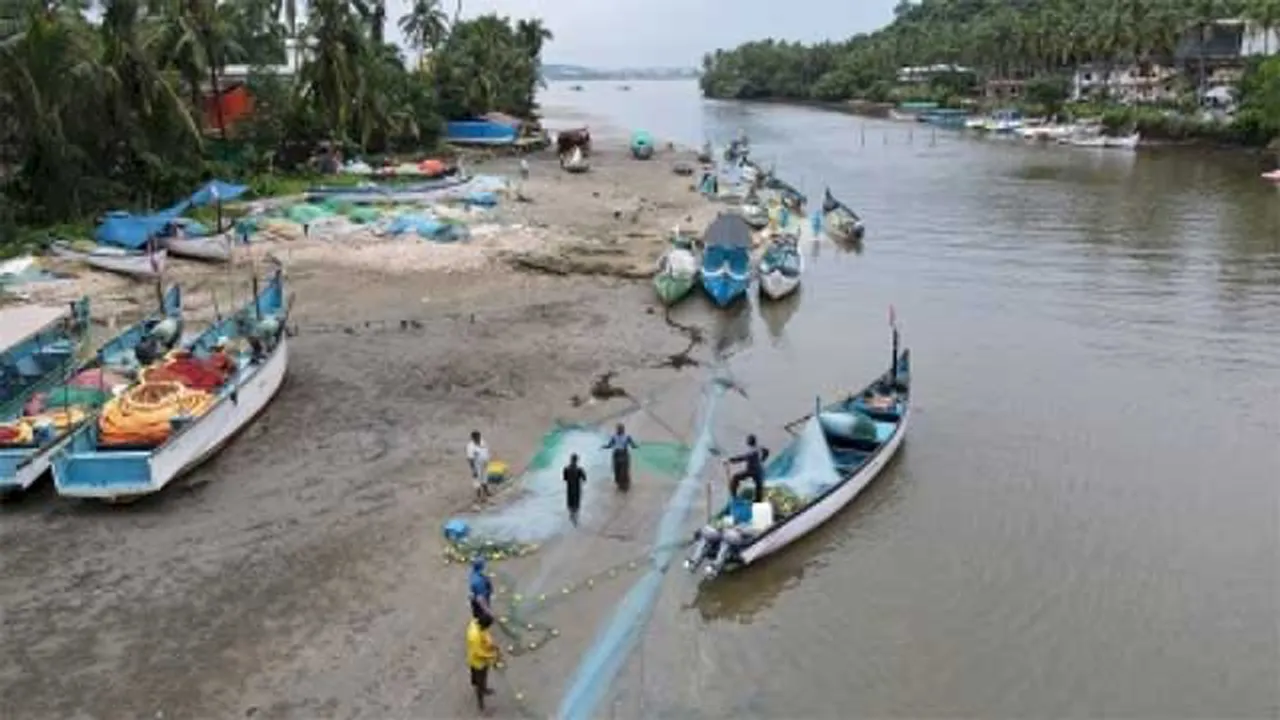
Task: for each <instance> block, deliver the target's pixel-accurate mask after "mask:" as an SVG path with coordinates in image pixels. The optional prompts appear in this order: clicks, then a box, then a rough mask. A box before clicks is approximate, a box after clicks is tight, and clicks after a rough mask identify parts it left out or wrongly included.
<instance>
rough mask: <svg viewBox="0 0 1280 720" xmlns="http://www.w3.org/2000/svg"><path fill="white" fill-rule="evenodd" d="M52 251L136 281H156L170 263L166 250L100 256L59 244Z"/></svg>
mask: <svg viewBox="0 0 1280 720" xmlns="http://www.w3.org/2000/svg"><path fill="white" fill-rule="evenodd" d="M51 249H52V252H53V254H54V255H55V256H57V257H60V258H63V259H65V260H75V261H77V262H82V263H84V264H85V265H88V266H89V267H91V268H95V269H98V270H105V271H106V272H111V273H116V274H117V275H126V276H128V277H131V278H134V279H135V280H154V279H156V278H157V277H159V276H160V273H162V272H164V267H165V264H166V262H167V261H168V253H167V252H166V251H165V250H156V251H155V252H153V253H150V254H147V253H138V254H133V253H120V254H118V255H117V254H106V253H102V254H98V253H91V252H80V251H78V250H74V249H72V248H70V247H67V246H65V245H61V244H57V243H55V244H54V245H53V247H52V248H51Z"/></svg>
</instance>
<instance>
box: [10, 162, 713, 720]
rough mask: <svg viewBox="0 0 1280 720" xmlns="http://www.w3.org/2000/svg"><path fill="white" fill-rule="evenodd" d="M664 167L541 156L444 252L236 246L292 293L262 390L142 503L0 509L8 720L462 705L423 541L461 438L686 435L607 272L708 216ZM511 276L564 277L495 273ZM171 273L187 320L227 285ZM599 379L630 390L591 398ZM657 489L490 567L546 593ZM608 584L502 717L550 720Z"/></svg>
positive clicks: (380, 244)
mask: <svg viewBox="0 0 1280 720" xmlns="http://www.w3.org/2000/svg"><path fill="white" fill-rule="evenodd" d="M678 159H685V158H683V156H679V157H678V156H677V155H676V154H674V153H659V155H658V157H657V158H656V159H655V160H652V161H650V162H646V163H640V162H635V161H632V160H630V159H628V158H627V157H626V156H625V155H624V154H623V152H621V151H620V150H617V149H613V150H611V149H607V148H606V149H603V150H602V151H601V152H599V153H598V154H596V155H595V156H593V166H594V167H593V171H592V172H591V173H588V174H585V175H580V176H570V175H567V174H564V173H562V172H560V171H559V169H558V168H557V167H556V165H555V161H554V159H553V158H551V157H550V156H549V155H548V156H547V157H543V158H537V159H536V160H535V161H534V162H532V172H531V177H530V178H529V179H528V180H527V181H526V182H524V183H523V186H522V188H521V192H522V193H523V194H524V195H525V196H527V197H529V198H530V199H531V200H532V202H529V203H513V202H504V203H503V205H502V206H500V208H499V209H498V210H497V211H496V213H495V214H494V216H493V217H492V218H491V219H489V220H488V221H487V223H488V224H489V225H492V226H493V228H494V229H492V230H486V231H485V232H477V234H476V238H475V239H474V240H473V241H472V242H468V243H464V244H457V245H439V244H435V243H429V242H424V241H421V240H418V239H416V238H415V239H407V238H406V239H382V238H375V237H372V236H367V235H361V234H359V233H356V234H352V235H350V236H347V237H345V238H341V239H339V238H336V237H335V238H332V239H317V238H310V239H302V238H294V239H280V238H278V239H273V240H265V239H263V240H259V241H255V243H254V244H253V246H252V248H251V256H252V257H253V258H256V259H257V261H261V260H262V259H263V257H264V256H265V255H266V254H267V253H270V254H272V255H274V256H275V257H277V258H279V259H281V260H282V261H283V262H284V263H285V266H286V268H287V275H288V278H289V290H290V292H291V293H295V294H296V298H297V304H296V306H295V310H294V316H293V320H295V321H296V323H297V325H298V329H299V334H298V335H297V336H296V337H295V338H294V339H293V340H292V341H291V342H292V348H291V350H292V352H291V357H292V365H291V368H290V375H289V377H288V379H287V381H286V384H285V387H284V388H283V389H282V390H281V393H280V395H279V397H278V398H277V399H276V401H275V402H274V403H273V404H272V405H271V406H270V408H269V409H268V411H267V412H266V413H265V414H264V416H263V417H262V418H260V420H259V421H258V422H257V423H255V424H254V425H253V426H251V427H250V428H249V429H248V430H247V431H246V432H245V433H244V434H243V435H242V436H241V437H240V438H239V439H238V440H237V441H236V442H235V443H233V444H232V445H231V446H230V447H228V448H227V449H226V450H225V451H224V452H222V453H221V454H219V455H218V456H217V457H215V458H214V459H213V460H212V461H211V462H209V463H208V464H207V465H206V466H205V467H204V468H202V469H201V470H200V471H198V472H197V473H195V474H194V475H192V476H191V477H190V478H189V479H187V480H185V481H182V482H180V483H178V484H176V485H175V486H173V487H171V488H169V489H167V490H166V491H165V492H163V493H161V494H159V495H157V496H154V497H151V498H148V499H146V500H144V501H142V502H139V503H137V504H135V505H133V506H129V507H124V508H120V507H110V508H107V507H101V506H97V505H91V504H78V503H70V502H65V501H60V500H58V499H57V498H56V497H55V496H54V495H53V493H52V491H51V490H50V489H49V488H48V487H47V486H46V487H42V488H39V489H37V490H36V491H35V492H33V493H32V494H31V495H29V496H27V497H25V498H23V499H21V500H19V501H17V502H15V503H13V504H9V505H6V506H4V507H3V508H0V513H2V514H3V518H2V522H0V545H2V546H3V548H4V551H3V552H2V553H0V602H2V603H3V607H4V609H5V611H4V623H5V629H6V633H5V635H6V642H5V647H6V652H5V653H4V656H3V658H2V659H0V681H2V682H0V688H2V689H0V704H2V705H3V706H5V707H6V708H9V710H10V712H11V714H12V715H13V716H14V717H81V716H83V717H102V718H116V717H120V718H124V717H129V718H136V717H143V716H145V717H170V718H176V717H232V716H240V717H297V718H314V717H321V716H324V717H336V716H342V717H368V718H389V717H460V716H461V717H466V716H471V715H472V714H473V712H474V710H473V708H472V705H471V699H470V697H469V694H468V688H467V686H466V675H465V672H464V670H463V666H462V657H461V654H460V647H461V637H462V636H461V633H462V630H463V627H464V625H465V621H466V610H465V607H466V604H465V602H464V598H465V592H466V591H465V574H464V572H463V570H461V569H459V568H457V567H456V566H450V565H446V564H444V563H443V562H442V557H441V553H442V550H443V543H442V541H441V539H440V537H439V530H440V527H441V523H442V522H443V521H444V520H445V519H447V518H448V517H450V516H452V515H454V514H456V513H458V512H461V511H466V510H467V509H468V508H469V506H470V487H469V485H468V483H467V479H466V474H465V465H464V461H463V458H462V448H463V445H464V444H465V441H466V433H467V432H468V431H469V430H470V429H472V428H479V429H481V430H483V431H485V432H486V434H487V435H488V437H489V442H490V444H491V446H492V448H493V451H494V454H495V456H496V457H498V458H501V459H504V460H507V461H509V462H510V463H511V464H512V465H513V466H515V467H517V468H518V467H521V466H522V465H523V464H524V463H525V462H526V461H527V460H528V458H529V456H530V454H531V453H532V451H533V450H534V449H535V448H536V446H537V443H538V441H539V439H540V438H541V437H542V435H543V433H545V432H546V431H547V430H548V428H549V427H551V426H552V424H553V423H554V422H555V421H556V420H574V421H589V420H592V419H595V418H601V417H604V416H606V415H610V414H619V413H620V414H621V416H622V417H625V418H627V421H628V423H629V424H630V425H631V427H632V430H633V431H634V432H635V433H636V434H637V436H638V437H640V438H642V439H646V440H662V441H671V440H674V439H677V438H675V437H673V435H681V434H686V433H687V432H688V430H689V428H690V427H691V425H692V423H693V413H694V410H695V407H694V406H695V399H696V390H697V388H698V386H699V383H700V382H701V379H702V378H701V376H700V374H699V373H698V372H697V371H696V370H684V371H683V372H682V371H679V370H675V369H672V368H670V367H669V366H668V362H667V361H668V359H669V357H670V356H671V355H672V354H675V353H679V352H681V351H682V350H684V349H686V348H687V347H688V345H689V343H688V341H687V338H686V337H685V336H684V335H682V334H680V333H679V332H677V331H675V330H674V329H673V328H672V326H670V325H668V324H667V323H666V322H664V319H663V316H662V314H661V313H660V312H654V311H653V309H652V306H653V302H652V297H651V292H652V291H651V289H650V288H649V287H648V285H647V283H637V282H632V281H628V280H625V279H622V278H623V277H627V276H637V275H642V274H644V273H645V272H647V270H648V268H649V267H651V265H652V263H653V260H654V259H655V258H656V255H657V253H658V251H659V249H660V248H661V246H662V242H663V238H664V236H665V233H666V232H667V231H668V230H669V229H670V228H671V227H672V226H673V225H675V224H677V223H679V224H684V225H689V226H693V227H700V226H701V225H702V224H704V223H705V222H706V221H707V220H708V219H709V218H710V217H711V216H712V215H714V212H715V209H714V207H712V206H709V205H707V204H705V203H704V202H703V201H702V200H701V199H700V197H699V196H698V195H697V194H696V193H694V192H692V191H691V190H690V184H691V179H690V178H687V177H678V176H676V175H674V174H673V173H672V172H671V164H672V162H674V161H676V160H678ZM514 167H515V165H514V162H513V161H505V160H504V161H493V162H490V163H485V164H483V165H479V166H476V167H474V168H473V169H474V170H476V171H478V172H486V173H502V172H505V171H508V170H512V169H514ZM240 262H241V267H240V270H243V269H244V268H245V265H247V264H248V262H250V261H249V260H248V258H247V257H242V258H241V259H240ZM530 264H533V265H538V266H540V267H551V268H552V269H556V270H561V271H570V272H575V273H576V272H586V273H588V274H587V275H581V274H574V275H571V276H569V277H557V276H554V275H548V274H545V273H543V272H530V271H528V270H520V269H518V268H520V267H525V268H527V267H529V266H530ZM170 275H171V279H173V280H176V281H180V282H182V283H183V286H184V288H185V289H186V295H187V298H188V304H189V305H190V306H192V307H193V308H194V315H195V316H196V317H197V319H198V318H199V317H201V316H208V315H209V314H210V313H211V312H212V310H213V307H214V299H215V298H218V305H219V306H220V307H221V308H222V309H223V310H225V309H226V307H228V306H230V305H231V303H232V301H233V300H235V301H236V302H239V301H242V300H243V299H244V298H246V297H247V295H248V288H247V287H245V286H244V285H245V284H244V282H243V280H242V279H241V278H242V275H243V273H239V274H234V275H232V277H235V278H237V280H236V281H235V282H233V283H229V282H228V280H227V278H228V273H227V271H226V270H221V269H210V268H208V267H202V266H198V265H194V264H190V263H185V262H175V263H174V264H173V270H172V272H171V273H170ZM233 286H234V288H235V289H234V290H233V289H232V287H233ZM28 289H29V290H30V292H31V293H32V295H33V297H34V298H35V299H38V300H42V301H48V302H54V301H62V300H65V299H69V298H71V297H74V296H76V295H78V294H79V293H81V292H91V294H92V295H93V297H94V300H95V308H94V310H95V313H96V314H98V315H99V317H119V318H121V319H123V318H124V317H126V316H130V315H136V314H137V313H138V312H140V311H141V308H144V307H146V306H147V304H148V303H149V302H150V298H151V295H152V293H153V290H151V289H149V288H145V287H140V286H137V285H135V284H131V283H128V282H127V281H122V280H117V279H115V278H109V277H106V276H100V275H97V274H92V273H83V274H82V275H81V279H79V280H78V281H76V282H67V283H55V284H50V285H47V286H43V287H41V286H31V287H30V288H28ZM704 352H705V351H704V349H703V348H701V347H697V348H695V349H694V357H695V358H700V359H701V360H704V361H705V360H707V357H706V356H705V354H704ZM606 373H611V374H612V378H613V381H614V384H615V385H618V386H621V387H622V388H625V390H626V391H627V393H628V395H629V396H630V397H619V398H614V399H601V400H599V401H594V400H591V395H592V387H593V385H598V383H597V379H598V378H599V377H601V376H602V375H605V374H606ZM642 397H643V398H647V409H646V410H644V411H642V412H639V413H632V414H630V415H628V414H627V409H628V407H631V406H633V405H634V402H633V398H642ZM592 480H597V481H603V480H604V478H593V479H592ZM670 484H671V479H670V478H663V477H656V476H655V477H648V476H646V475H645V473H644V472H641V473H640V474H639V476H638V477H637V480H636V488H635V489H634V490H633V492H632V493H631V494H630V495H628V496H616V495H615V494H614V493H613V491H612V488H607V487H605V486H606V482H595V483H593V484H592V485H590V487H589V490H588V493H589V494H588V497H589V499H588V512H587V513H586V515H585V517H584V527H583V528H582V529H581V530H579V531H576V532H575V533H574V534H573V535H572V536H570V538H569V539H568V540H558V541H553V542H551V543H550V544H549V545H548V546H547V547H545V548H544V549H543V550H542V551H540V552H538V553H535V554H534V555H532V556H530V557H528V558H524V559H521V560H519V561H516V562H513V563H509V564H508V566H509V570H510V571H511V572H512V573H514V574H515V577H516V578H518V582H519V583H520V584H521V586H522V587H525V586H527V587H529V588H531V589H530V590H529V592H535V591H537V588H543V589H544V590H543V591H546V589H548V588H549V589H554V588H556V587H559V585H560V584H562V583H565V582H569V581H570V580H572V579H574V578H580V577H582V576H583V575H585V574H587V573H590V572H593V571H595V570H598V569H600V568H602V567H605V566H607V565H610V564H613V563H614V562H616V561H618V560H621V559H623V558H626V557H631V556H633V555H636V554H638V553H642V552H643V551H644V550H645V548H646V547H647V545H648V543H649V541H650V540H651V537H650V534H651V526H652V525H653V523H654V519H655V517H656V514H657V513H658V512H659V511H660V509H661V506H662V502H663V500H664V499H665V495H666V493H667V492H668V491H669V489H670ZM623 588H625V584H606V583H602V584H601V587H600V589H599V592H595V593H588V594H584V595H583V596H581V598H580V599H574V600H573V601H572V602H569V603H567V604H565V605H563V606H562V607H561V608H560V609H558V610H556V611H554V612H552V613H549V614H547V615H546V616H545V617H544V618H543V619H542V621H544V622H549V623H551V624H554V625H557V626H559V627H563V628H564V632H563V634H562V636H561V637H560V638H558V639H557V640H556V641H555V642H553V643H551V644H549V645H548V646H547V648H546V650H542V651H539V652H538V653H537V654H536V655H534V656H531V657H528V658H519V659H515V660H513V662H512V664H511V668H510V669H509V671H508V673H507V675H506V676H505V677H504V678H503V679H501V680H500V681H499V684H498V687H499V689H500V694H499V695H498V696H497V698H496V699H495V708H496V710H497V712H498V714H499V715H500V716H511V715H514V714H517V713H521V712H523V713H532V714H537V715H545V714H547V713H549V712H551V711H553V710H554V705H555V702H556V701H557V700H558V697H559V693H560V691H561V689H562V688H561V687H560V685H561V684H562V683H563V681H564V678H565V677H566V676H567V674H568V673H569V672H570V671H571V670H572V668H573V665H574V663H575V662H576V660H577V658H578V657H579V655H580V654H581V652H582V651H583V650H584V649H585V647H586V645H587V643H588V641H589V639H590V634H591V632H592V631H593V630H594V628H595V627H596V626H597V624H598V623H599V621H600V620H602V619H603V618H604V617H605V613H606V612H607V611H608V610H609V608H610V596H611V594H616V593H617V592H621V590H622V589H623ZM575 598H576V596H575ZM513 687H518V688H521V690H520V692H521V693H522V696H521V699H520V701H519V702H517V701H516V698H515V695H514V692H515V691H514V690H512V688H513Z"/></svg>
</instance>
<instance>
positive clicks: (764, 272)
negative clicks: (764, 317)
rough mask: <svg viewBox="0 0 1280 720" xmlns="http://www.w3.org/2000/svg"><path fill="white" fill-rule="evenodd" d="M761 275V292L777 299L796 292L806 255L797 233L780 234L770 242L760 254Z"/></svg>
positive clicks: (758, 271) (772, 298)
mask: <svg viewBox="0 0 1280 720" xmlns="http://www.w3.org/2000/svg"><path fill="white" fill-rule="evenodd" d="M756 273H757V275H758V276H759V277H760V294H761V295H764V296H765V297H767V298H769V299H770V300H777V299H779V298H783V297H786V296H787V295H790V294H791V293H793V292H795V290H796V288H798V287H800V276H801V275H802V274H803V273H804V255H803V254H802V253H801V252H800V239H799V238H797V237H796V236H795V235H779V236H778V237H776V238H774V240H773V241H772V242H770V243H769V247H767V248H766V249H765V251H764V255H762V256H760V265H759V267H758V268H757V270H756Z"/></svg>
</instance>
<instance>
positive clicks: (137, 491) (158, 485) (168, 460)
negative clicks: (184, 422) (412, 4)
mask: <svg viewBox="0 0 1280 720" xmlns="http://www.w3.org/2000/svg"><path fill="white" fill-rule="evenodd" d="M288 366H289V345H288V335H287V334H283V333H282V334H281V336H280V342H279V344H278V345H277V346H276V348H275V350H274V351H272V353H271V355H269V356H268V357H267V359H266V361H265V362H263V363H262V364H261V365H260V366H258V367H256V368H253V367H250V368H248V369H246V370H241V373H245V375H244V376H243V377H242V379H239V380H238V381H237V383H236V384H234V385H233V386H234V387H235V388H236V390H235V392H234V393H230V394H228V395H226V396H224V397H222V398H220V399H219V400H218V402H217V404H215V405H214V406H213V408H212V409H210V410H209V412H207V413H205V414H204V415H202V416H200V417H199V418H198V419H197V420H196V421H195V422H193V423H192V424H191V425H190V426H188V427H187V428H185V429H184V430H182V431H181V432H179V433H178V434H176V435H175V436H173V437H172V438H170V439H169V441H168V442H166V443H165V444H164V445H163V446H162V447H160V448H159V449H158V450H156V452H154V453H152V454H151V456H150V459H149V462H148V466H149V467H148V478H147V481H146V482H145V483H144V484H137V485H128V486H120V485H116V486H114V487H113V486H105V487H95V486H93V485H89V484H80V483H77V484H74V485H70V486H63V485H62V484H59V485H58V494H59V495H62V496H65V497H79V498H95V499H100V500H112V499H121V498H129V497H136V496H140V495H147V494H150V493H154V492H158V491H159V490H161V489H163V488H164V487H165V486H166V485H168V484H169V483H171V482H173V481H174V480H175V479H177V478H179V477H181V476H182V475H184V474H186V473H187V472H190V471H191V470H193V469H195V468H196V467H197V466H198V465H200V464H201V463H202V462H204V461H205V460H207V459H208V458H209V457H211V456H212V455H213V454H214V453H216V452H217V451H218V450H220V449H222V447H223V446H224V445H226V444H227V443H228V442H229V441H230V440H231V439H232V438H233V437H235V435H236V433H238V432H239V431H240V430H242V429H243V428H245V427H246V426H247V425H249V423H251V422H252V421H253V420H254V418H256V417H257V416H258V415H259V414H260V413H261V412H262V410H263V409H264V408H266V406H267V405H268V404H269V403H270V402H271V400H272V399H273V398H274V397H275V395H276V393H277V392H278V391H279V390H280V386H281V385H282V384H283V383H284V377H285V372H286V370H287V369H288ZM71 461H72V462H74V459H72V460H71ZM55 479H56V478H55Z"/></svg>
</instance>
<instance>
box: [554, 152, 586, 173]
mask: <svg viewBox="0 0 1280 720" xmlns="http://www.w3.org/2000/svg"><path fill="white" fill-rule="evenodd" d="M560 167H562V168H564V170H565V171H566V172H571V173H584V172H586V171H588V170H590V169H591V161H590V160H587V156H586V155H584V154H583V153H582V148H580V147H575V148H573V151H572V152H570V153H569V155H568V157H566V156H564V155H561V156H560Z"/></svg>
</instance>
